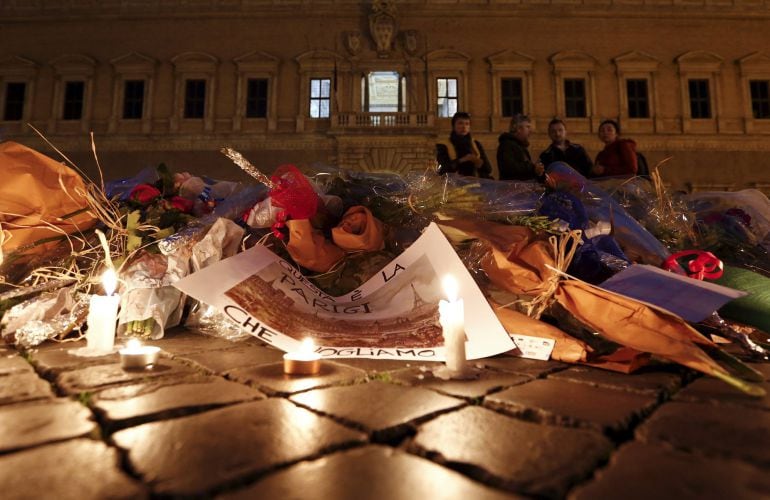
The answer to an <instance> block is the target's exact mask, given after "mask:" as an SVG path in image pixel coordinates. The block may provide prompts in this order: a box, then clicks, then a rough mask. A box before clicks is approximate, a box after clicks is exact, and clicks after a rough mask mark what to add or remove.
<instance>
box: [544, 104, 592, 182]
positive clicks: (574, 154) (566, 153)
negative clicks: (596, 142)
mask: <svg viewBox="0 0 770 500" xmlns="http://www.w3.org/2000/svg"><path fill="white" fill-rule="evenodd" d="M548 137H550V138H551V141H552V142H551V145H550V146H548V148H547V149H546V150H545V151H543V152H542V153H540V161H541V162H542V163H543V165H545V166H548V165H550V164H551V163H553V162H555V161H561V162H564V163H566V164H567V165H569V166H570V167H572V168H574V169H575V170H577V171H578V172H580V173H581V174H583V176H584V177H589V176H590V175H591V167H593V165H594V164H593V162H592V161H591V158H590V157H589V156H588V153H586V150H585V149H583V146H581V145H580V144H574V143H572V142H570V141H569V140H567V126H566V125H565V124H564V122H563V121H561V120H560V119H558V118H554V119H553V120H551V122H550V123H549V124H548Z"/></svg>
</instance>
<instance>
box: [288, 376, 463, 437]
mask: <svg viewBox="0 0 770 500" xmlns="http://www.w3.org/2000/svg"><path fill="white" fill-rule="evenodd" d="M290 399H291V400H292V401H294V402H297V403H299V404H301V405H303V406H306V407H308V408H311V409H313V410H315V411H318V412H321V413H323V414H326V415H329V416H331V417H333V418H339V419H342V420H344V421H345V422H349V423H351V424H353V425H355V426H357V427H359V428H361V429H363V430H364V431H366V432H368V433H370V434H371V435H372V436H373V438H374V439H376V440H386V439H398V438H400V437H402V436H403V435H404V433H405V431H406V429H407V428H408V427H409V425H410V424H412V423H413V422H415V421H418V420H420V419H424V418H427V417H429V416H431V415H434V414H436V413H438V412H444V411H447V410H450V409H452V408H457V407H459V406H461V405H463V404H464V402H463V401H461V400H459V399H455V398H451V397H449V396H444V395H441V394H437V393H435V392H433V391H429V390H427V389H420V388H416V387H405V386H400V385H396V384H388V383H385V382H378V381H374V382H369V383H367V384H356V385H349V386H344V387H331V388H328V389H318V390H314V391H308V392H303V393H301V394H296V395H294V396H292V397H291V398H290Z"/></svg>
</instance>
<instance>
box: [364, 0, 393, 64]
mask: <svg viewBox="0 0 770 500" xmlns="http://www.w3.org/2000/svg"><path fill="white" fill-rule="evenodd" d="M397 33H398V20H397V19H396V4H395V2H393V1H392V0H374V1H373V2H372V12H371V14H369V34H370V35H371V36H372V39H373V40H374V43H375V46H376V47H377V55H378V56H379V57H389V56H390V51H391V50H392V49H393V40H394V39H395V37H396V34H397Z"/></svg>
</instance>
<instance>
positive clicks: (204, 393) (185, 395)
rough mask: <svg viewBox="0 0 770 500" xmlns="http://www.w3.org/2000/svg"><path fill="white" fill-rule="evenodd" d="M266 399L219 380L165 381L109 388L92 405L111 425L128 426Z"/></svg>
mask: <svg viewBox="0 0 770 500" xmlns="http://www.w3.org/2000/svg"><path fill="white" fill-rule="evenodd" d="M264 398H265V396H264V394H262V393H261V392H259V391H257V390H256V389H252V388H251V387H248V386H245V385H242V384H236V383H235V382H228V381H227V380H223V379H221V378H219V377H200V378H197V379H184V380H169V379H161V380H156V381H152V382H148V383H145V384H135V385H130V386H121V387H114V388H111V389H106V390H104V391H102V392H99V393H98V394H96V395H95V396H94V398H93V401H94V403H93V405H92V406H93V408H94V409H95V410H96V411H98V412H99V413H100V414H101V415H102V416H103V417H104V419H105V420H107V421H109V422H110V423H111V424H113V425H115V424H118V425H122V426H125V425H126V424H128V423H129V422H132V421H135V420H137V419H146V418H147V417H151V416H163V417H166V416H167V415H168V414H169V412H171V413H172V414H173V412H174V410H177V411H181V410H185V409H186V410H188V411H189V410H190V409H193V408H210V407H214V406H222V405H226V404H233V403H238V402H242V401H250V400H255V399H264Z"/></svg>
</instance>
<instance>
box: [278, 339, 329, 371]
mask: <svg viewBox="0 0 770 500" xmlns="http://www.w3.org/2000/svg"><path fill="white" fill-rule="evenodd" d="M314 349H315V344H314V343H313V339H305V340H303V341H302V344H301V345H300V349H299V351H292V352H287V353H286V354H284V355H283V372H284V373H285V374H287V375H316V374H318V372H319V371H320V370H321V355H320V354H318V353H316V352H313V351H314Z"/></svg>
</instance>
